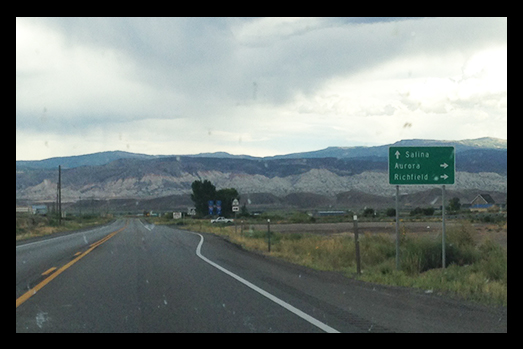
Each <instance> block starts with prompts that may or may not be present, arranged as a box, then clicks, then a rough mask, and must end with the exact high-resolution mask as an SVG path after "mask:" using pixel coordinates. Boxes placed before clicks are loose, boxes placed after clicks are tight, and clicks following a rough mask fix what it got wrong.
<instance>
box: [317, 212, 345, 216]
mask: <svg viewBox="0 0 523 349" xmlns="http://www.w3.org/2000/svg"><path fill="white" fill-rule="evenodd" d="M346 213H347V212H346V211H318V212H316V216H318V217H325V216H343V215H345V214H346Z"/></svg>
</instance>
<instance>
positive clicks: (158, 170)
mask: <svg viewBox="0 0 523 349" xmlns="http://www.w3.org/2000/svg"><path fill="white" fill-rule="evenodd" d="M393 145H394V146H438V145H447V146H449V145H451V146H454V147H455V148H456V168H457V175H456V185H454V186H452V188H451V189H452V190H457V191H459V190H468V191H469V192H468V194H467V195H471V194H470V190H482V191H489V192H498V193H506V192H507V141H506V140H500V139H494V138H480V139H474V140H463V141H448V142H447V141H435V140H403V141H399V142H396V143H394V144H393ZM389 146H391V145H383V146H376V147H349V148H342V147H329V148H326V149H323V150H318V151H314V152H306V153H297V154H288V155H279V156H273V157H265V158H260V157H252V156H248V155H231V154H228V153H224V152H219V153H206V154H198V155H172V156H155V155H145V154H134V153H128V152H122V151H112V152H102V153H95V154H87V155H81V156H72V157H60V158H51V159H46V160H41V161H17V162H16V197H17V200H20V199H23V200H26V201H53V200H55V198H56V182H57V178H58V175H57V168H58V165H61V166H62V196H63V200H64V201H70V202H72V201H78V200H79V199H82V198H83V199H85V198H91V199H92V198H97V199H132V198H139V199H153V198H159V197H167V196H173V195H187V194H188V193H189V192H190V190H191V189H190V188H191V183H192V182H193V181H194V180H197V179H209V180H211V181H212V182H213V183H214V184H215V185H216V186H217V187H218V188H228V187H234V188H236V189H238V191H239V192H240V194H241V195H242V196H243V197H246V195H247V194H248V195H254V194H256V193H258V194H259V195H258V196H256V195H255V196H256V197H267V195H271V196H275V197H289V195H291V194H299V193H301V194H302V195H303V194H307V195H309V196H308V197H318V195H319V196H323V197H326V198H327V199H321V200H320V199H319V200H317V201H318V202H324V203H325V202H332V198H334V197H337V196H338V197H340V195H341V197H344V198H346V197H354V196H351V195H348V194H347V193H350V192H354V191H357V192H361V193H365V194H368V195H373V196H385V197H390V196H392V195H393V193H394V186H392V185H389V184H388V177H387V169H388V165H387V164H388V158H387V157H388V148H389ZM432 188H434V187H431V186H404V188H402V191H403V192H404V193H414V192H419V191H423V190H430V189H432ZM260 193H266V194H263V195H261V194H260ZM344 193H345V194H344ZM260 195H261V196H260ZM505 195H506V194H505ZM291 201H292V200H291ZM431 201H433V200H431ZM329 205H331V204H329Z"/></svg>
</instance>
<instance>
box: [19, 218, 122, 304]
mask: <svg viewBox="0 0 523 349" xmlns="http://www.w3.org/2000/svg"><path fill="white" fill-rule="evenodd" d="M127 223H128V222H125V225H124V227H123V228H120V229H118V230H116V231H114V232H112V233H110V234H109V235H107V236H106V237H104V238H103V239H100V240H98V241H97V242H95V243H94V244H92V245H91V246H90V248H89V249H88V250H87V251H85V252H83V253H82V254H80V255H79V256H78V257H76V258H75V259H73V260H72V261H70V262H69V263H67V264H66V265H64V266H62V267H61V268H60V269H58V270H57V271H56V272H54V273H52V274H51V275H49V276H48V277H47V278H46V279H44V280H43V281H42V282H40V283H39V284H38V285H36V286H35V287H33V288H32V289H30V290H29V291H27V292H26V293H24V294H23V295H21V296H20V297H19V298H17V299H16V307H17V308H18V307H19V306H20V305H22V304H23V303H24V302H25V301H26V300H28V299H29V298H31V297H32V296H34V295H35V294H36V292H38V291H40V290H41V289H42V288H43V287H44V286H45V285H47V284H48V283H50V282H51V281H53V280H54V278H56V277H57V276H58V275H60V274H61V273H63V272H64V271H65V270H67V269H68V268H69V267H70V266H72V265H73V264H75V263H76V262H78V261H79V260H80V259H82V258H84V257H85V256H86V255H87V254H89V252H91V251H92V250H94V249H95V248H97V247H98V246H100V245H101V244H103V243H104V242H106V241H107V240H109V239H110V238H112V237H113V236H115V235H116V234H118V233H119V232H121V231H123V230H124V229H125V228H127ZM53 268H54V267H53ZM53 268H51V269H53ZM51 269H49V270H47V271H46V272H45V273H44V274H45V275H47V274H49V273H51V272H52V271H53V270H54V269H56V268H54V269H53V270H51ZM44 274H42V275H44Z"/></svg>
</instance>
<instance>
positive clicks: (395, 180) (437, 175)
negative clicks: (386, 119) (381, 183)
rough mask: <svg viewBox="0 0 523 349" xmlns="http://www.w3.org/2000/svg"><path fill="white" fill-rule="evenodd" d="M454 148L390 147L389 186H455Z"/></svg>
mask: <svg viewBox="0 0 523 349" xmlns="http://www.w3.org/2000/svg"><path fill="white" fill-rule="evenodd" d="M454 155H455V150H454V147H390V148H389V184H397V185H425V184H454V180H455V177H456V161H455V156H454Z"/></svg>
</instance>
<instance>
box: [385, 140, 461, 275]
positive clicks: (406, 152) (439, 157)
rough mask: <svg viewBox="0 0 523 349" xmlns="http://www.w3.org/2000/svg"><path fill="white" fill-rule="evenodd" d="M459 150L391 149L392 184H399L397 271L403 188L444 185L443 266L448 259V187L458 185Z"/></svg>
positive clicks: (445, 148) (439, 148) (431, 148)
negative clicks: (446, 207)
mask: <svg viewBox="0 0 523 349" xmlns="http://www.w3.org/2000/svg"><path fill="white" fill-rule="evenodd" d="M455 153H456V150H455V149H454V147H389V184H395V185H396V269H398V270H399V264H400V263H399V252H400V251H399V240H400V236H399V205H398V200H399V199H398V197H399V186H400V185H427V184H437V185H441V186H442V200H443V202H442V205H441V208H442V209H441V217H442V220H441V221H442V229H443V232H442V238H441V240H442V241H441V254H442V257H441V264H442V266H443V268H445V266H446V260H445V185H451V184H454V182H455V178H456V157H455Z"/></svg>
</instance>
